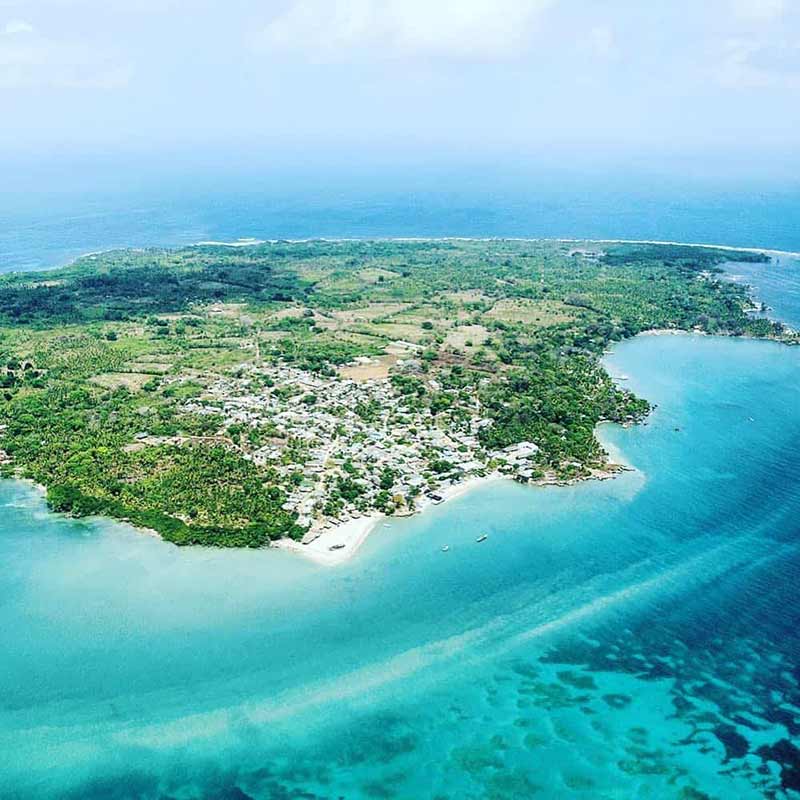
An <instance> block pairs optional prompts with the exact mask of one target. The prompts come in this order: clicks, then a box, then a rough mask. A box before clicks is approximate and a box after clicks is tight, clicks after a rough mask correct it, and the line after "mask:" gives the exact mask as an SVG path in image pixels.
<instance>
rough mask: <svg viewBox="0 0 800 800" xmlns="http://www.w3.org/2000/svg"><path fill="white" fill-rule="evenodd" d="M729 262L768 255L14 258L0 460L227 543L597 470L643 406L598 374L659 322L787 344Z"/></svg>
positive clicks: (446, 246)
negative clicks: (509, 483) (610, 355)
mask: <svg viewBox="0 0 800 800" xmlns="http://www.w3.org/2000/svg"><path fill="white" fill-rule="evenodd" d="M734 257H735V258H736V259H737V260H740V261H743V260H747V261H768V260H769V256H767V255H765V254H761V253H738V254H737V255H735V256H732V254H731V253H730V252H728V251H725V250H721V249H715V248H698V247H688V246H680V245H661V244H645V243H639V244H637V243H596V242H594V243H593V242H555V241H553V242H548V241H518V240H486V241H469V240H441V241H438V240H437V241H424V240H421V241H373V242H356V241H346V242H345V241H342V242H335V241H308V242H258V243H250V242H248V243H247V246H242V247H236V248H232V247H227V246H225V245H223V244H203V245H197V246H193V247H186V248H182V249H178V250H167V249H150V250H123V251H112V252H106V253H99V254H92V255H89V256H85V257H83V258H81V259H79V260H78V261H76V262H75V263H74V264H72V265H70V266H68V267H65V268H61V269H57V270H51V271H47V272H36V273H15V274H11V275H7V276H4V277H3V278H1V279H0V363H2V369H1V370H0V384H2V386H1V387H0V448H2V450H1V451H0V460H2V470H3V474H4V475H5V476H13V475H16V476H19V477H24V478H28V479H31V480H33V481H35V482H37V483H38V484H41V485H42V486H43V487H45V489H46V492H47V501H48V504H49V505H50V507H51V508H52V509H54V510H55V511H61V512H68V513H71V514H74V515H78V516H81V515H105V516H109V517H112V518H115V519H120V520H127V521H130V522H132V523H133V524H134V525H137V526H139V527H143V528H149V529H153V530H155V531H156V532H158V534H160V535H161V536H162V537H164V538H165V539H167V540H169V541H171V542H174V543H176V544H180V545H192V544H200V545H209V546H220V547H262V546H265V545H268V544H270V543H274V542H279V541H284V542H286V541H287V540H291V541H296V542H300V541H304V542H305V543H307V544H308V545H309V546H311V544H310V543H313V541H314V540H315V539H316V538H317V537H318V536H320V534H322V533H323V532H330V531H334V530H344V529H343V528H341V527H340V526H343V525H344V526H349V530H350V531H351V532H352V531H355V532H356V534H357V535H358V536H362V535H363V534H364V531H365V530H366V527H365V525H368V524H369V521H370V520H373V519H375V518H376V517H378V516H379V515H384V514H387V515H391V514H412V513H414V512H415V511H417V510H419V509H420V508H421V507H423V506H424V505H425V504H427V503H437V502H440V501H441V500H442V499H444V498H445V497H446V496H447V495H448V494H452V493H453V492H455V491H457V490H458V489H459V487H463V486H464V485H465V484H466V483H467V482H468V481H470V480H475V479H478V478H481V477H486V476H490V475H505V476H508V477H512V478H514V479H516V480H519V481H523V482H538V483H559V482H565V481H573V480H578V479H583V478H589V477H593V476H594V477H605V476H608V475H609V474H610V473H611V472H613V471H614V470H615V469H616V467H615V466H614V465H613V464H610V463H609V460H608V456H607V454H606V453H605V452H604V450H603V448H602V447H601V445H600V444H599V442H598V441H597V439H596V438H595V427H596V426H597V424H598V423H599V422H601V421H613V422H619V423H623V424H629V423H634V422H636V421H638V420H640V419H641V418H642V417H644V416H645V415H646V414H647V413H648V411H649V406H648V403H647V401H646V400H645V399H642V398H637V397H635V396H634V395H633V394H632V393H631V392H630V391H627V390H626V389H625V388H624V387H621V386H618V385H616V384H615V383H614V381H613V380H612V378H611V377H610V376H609V375H608V374H607V373H606V371H605V370H604V368H603V366H602V364H601V363H600V356H601V355H602V353H603V352H604V350H605V349H606V348H607V347H608V346H609V345H610V344H612V343H613V342H615V341H619V340H621V339H624V338H626V337H630V336H633V335H636V334H638V333H641V332H644V331H648V330H660V329H668V330H669V329H672V330H685V331H700V332H707V333H720V334H727V335H734V336H741V335H746V336H756V337H771V338H777V339H782V340H786V341H794V340H795V338H796V336H795V334H794V333H793V332H792V331H789V330H787V329H785V328H784V327H783V326H782V325H781V324H780V323H777V322H773V321H770V320H768V319H766V318H765V317H764V316H763V315H760V314H759V313H757V312H758V311H759V310H760V309H758V308H756V307H755V305H754V303H753V302H752V301H751V299H750V297H749V294H748V289H747V287H743V286H741V285H738V284H734V283H732V282H729V281H726V280H724V279H722V278H721V277H720V270H719V265H720V264H721V263H722V262H724V261H729V260H731V258H734ZM324 541H326V542H327V541H329V540H328V539H325V540H324ZM318 549H319V547H318ZM325 549H327V546H326V548H325Z"/></svg>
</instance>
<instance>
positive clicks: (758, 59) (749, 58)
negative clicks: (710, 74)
mask: <svg viewBox="0 0 800 800" xmlns="http://www.w3.org/2000/svg"><path fill="white" fill-rule="evenodd" d="M714 77H715V78H716V80H717V82H718V83H719V84H720V85H721V86H723V87H725V88H727V89H771V88H777V89H789V90H798V89H800V47H799V46H798V45H797V44H795V43H787V42H764V41H758V40H756V39H753V38H752V37H747V38H732V39H728V41H726V42H725V44H724V46H723V53H722V56H721V58H720V61H719V63H718V66H717V68H716V69H715V70H714Z"/></svg>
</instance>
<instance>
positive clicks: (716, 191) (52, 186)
mask: <svg viewBox="0 0 800 800" xmlns="http://www.w3.org/2000/svg"><path fill="white" fill-rule="evenodd" d="M696 172H698V171H697V170H690V171H689V172H685V171H681V170H674V171H672V172H670V174H669V175H667V174H664V173H660V174H659V173H648V172H647V171H646V170H644V169H643V168H642V167H641V166H631V165H619V166H618V167H616V168H611V167H609V166H607V165H606V166H601V165H594V166H592V167H591V168H589V167H588V166H587V165H585V164H583V165H572V166H571V165H570V164H569V163H563V164H559V165H558V166H552V165H551V166H550V167H547V166H543V165H539V166H536V165H530V164H524V163H518V162H517V161H514V162H513V163H512V164H510V165H509V164H502V163H492V164H491V165H488V166H484V167H483V168H481V167H480V166H479V165H472V166H464V165H460V166H458V165H454V164H453V163H447V162H443V163H431V164H414V165H411V164H409V165H408V168H406V169H403V168H402V166H398V165H393V166H386V165H383V166H379V165H376V164H370V163H366V162H365V163H355V162H352V161H348V162H347V163H346V164H343V165H342V166H341V167H339V168H334V167H331V166H330V165H327V166H326V167H324V168H315V167H314V166H313V165H312V164H309V165H308V167H307V168H305V169H304V170H292V169H290V168H289V167H284V168H278V167H272V168H267V167H265V166H263V165H262V166H258V165H257V164H255V165H248V167H247V169H244V168H243V167H242V165H241V164H236V163H230V164H226V165H225V167H224V168H220V167H219V166H216V167H214V166H213V165H211V164H208V165H206V164H195V165H193V166H192V167H191V168H188V167H186V165H184V166H183V167H182V166H181V165H180V164H175V165H173V164H167V163H163V162H158V163H156V162H153V163H149V162H147V161H143V162H141V163H139V162H137V163H133V164H130V163H124V162H115V161H112V162H108V163H104V162H103V160H102V159H101V158H99V157H98V158H96V159H92V160H91V161H87V162H86V163H82V164H75V163H71V162H69V161H64V162H63V163H59V164H57V165H53V164H51V163H43V164H41V165H38V164H37V165H27V166H26V167H25V168H23V167H22V166H17V167H16V168H15V169H9V168H8V166H7V165H4V164H2V162H1V161H0V185H2V186H3V191H0V272H3V271H8V270H11V269H35V268H43V267H51V266H56V265H58V264H63V263H66V262H67V261H69V260H71V259H73V258H75V257H77V256H79V255H81V254H82V253H86V252H93V251H96V250H103V249H108V248H115V247H144V246H154V245H170V246H179V245H186V244H192V243H194V242H198V241H201V240H207V239H211V240H233V239H237V238H239V237H248V236H250V237H255V238H262V239H269V238H311V237H331V238H342V237H357V238H370V237H372V238H375V237H396V236H412V237H414V236H432V237H441V236H473V237H484V236H498V237H503V236H511V237H523V238H525V237H527V238H538V237H546V238H557V237H567V238H575V237H586V238H593V239H602V238H625V239H657V240H669V241H681V242H705V243H714V244H719V243H725V244H729V245H739V246H747V247H773V248H777V249H783V250H790V251H794V252H800V186H799V185H798V182H797V180H796V179H795V178H793V177H792V176H791V174H790V173H787V174H788V177H786V178H784V179H782V180H781V181H774V180H773V181H771V182H769V181H761V182H753V181H750V182H748V181H734V180H725V181H720V180H716V181H712V180H701V179H700V178H698V177H697V176H696V175H695V173H696ZM700 172H702V170H701V171H700ZM18 173H21V174H18Z"/></svg>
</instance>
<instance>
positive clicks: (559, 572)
mask: <svg viewBox="0 0 800 800" xmlns="http://www.w3.org/2000/svg"><path fill="white" fill-rule="evenodd" d="M225 197H227V198H228V199H227V200H225V199H224V197H222V198H220V199H219V202H218V203H217V204H216V205H215V204H211V203H209V202H208V201H207V199H205V200H201V199H198V198H196V197H195V198H192V197H183V198H181V199H175V198H174V199H173V200H169V201H168V200H163V201H159V202H156V201H155V200H153V199H152V197H151V199H150V200H149V201H145V200H144V199H143V201H142V204H141V205H138V206H137V207H136V208H134V207H133V206H128V207H127V209H125V208H123V207H120V208H119V209H118V213H115V212H114V210H113V209H114V206H113V205H112V204H109V205H105V204H103V203H100V201H98V200H96V198H95V200H92V201H91V202H92V203H94V202H97V203H99V205H97V206H96V207H95V212H91V211H90V210H89V206H90V205H91V203H89V201H88V200H87V201H86V203H89V205H86V204H84V205H82V204H81V203H76V202H73V203H72V209H73V210H72V212H69V210H68V209H67V208H66V205H65V206H64V208H62V209H61V210H59V211H53V213H52V214H51V215H48V214H45V213H44V212H43V211H42V210H41V209H39V210H37V211H35V212H34V211H26V210H25V208H23V206H22V204H20V206H19V207H18V208H17V209H15V210H11V211H9V210H8V209H6V211H5V212H4V214H5V215H6V216H5V217H4V222H3V225H2V228H1V229H0V236H2V238H1V239H0V249H2V253H3V255H2V258H3V260H4V266H8V267H10V268H25V267H27V268H30V267H33V266H39V265H43V264H53V263H57V262H60V261H62V260H64V259H65V258H67V257H68V256H69V255H70V254H75V253H77V252H83V251H85V250H91V249H96V248H100V247H106V246H114V245H121V244H139V245H141V244H170V243H180V242H182V241H186V242H189V241H196V240H198V239H204V238H214V239H217V238H219V239H231V238H237V237H240V236H264V237H268V236H276V237H277V236H297V237H301V236H314V235H364V236H369V235H387V236H388V235H409V234H411V233H414V234H416V235H445V234H447V235H455V234H460V235H531V236H539V235H541V236H546V235H551V236H562V235H563V236H621V237H624V238H650V237H653V238H659V239H661V238H664V239H684V240H705V241H718V242H720V243H725V244H734V245H736V244H740V245H751V244H753V245H763V246H771V247H778V248H782V249H795V250H800V233H799V232H800V227H799V226H798V225H797V221H798V216H797V210H795V211H794V212H792V213H794V216H792V214H791V213H789V214H788V215H787V216H782V217H780V218H779V219H777V218H776V219H772V218H771V217H770V220H769V223H768V224H762V223H760V222H758V220H759V219H762V218H761V217H759V214H758V213H756V211H755V210H753V209H752V208H751V209H750V210H747V209H742V208H740V209H739V211H738V212H736V213H734V215H733V217H730V218H729V217H726V216H725V209H726V208H727V209H728V210H729V211H730V209H731V204H734V205H735V201H734V200H731V199H725V200H721V201H720V205H719V206H717V207H716V208H715V209H711V210H709V211H708V214H707V216H706V218H705V219H706V222H705V224H701V223H700V222H698V221H697V220H694V212H693V211H691V212H690V211H686V212H685V213H684V212H681V213H680V214H678V217H679V218H680V219H681V220H682V222H679V221H678V220H677V219H676V218H675V217H674V215H672V214H670V213H664V214H663V215H662V217H661V218H660V219H661V221H660V222H659V223H658V224H656V221H655V220H656V217H657V216H658V215H657V212H656V210H655V207H653V208H652V214H653V218H652V219H650V217H649V216H648V214H647V213H646V212H647V208H648V207H647V206H642V208H641V209H640V210H642V211H643V213H642V216H641V218H636V219H638V222H632V220H633V219H634V217H635V211H636V209H635V208H634V206H635V203H634V202H633V201H632V200H625V201H623V200H620V203H622V206H620V207H618V208H619V209H620V210H619V214H618V215H614V214H611V212H610V211H609V216H608V218H604V217H603V216H602V214H601V211H602V209H601V208H600V203H599V201H598V200H596V199H593V200H587V201H586V204H585V205H584V206H583V208H584V210H583V211H582V212H574V213H575V214H581V213H582V214H585V215H586V216H585V217H584V219H585V220H586V225H578V224H577V223H576V220H577V219H578V217H577V216H574V215H573V216H568V215H567V216H566V217H563V216H562V215H564V214H567V211H565V209H566V208H567V207H568V206H569V205H570V204H569V203H567V201H566V199H565V200H564V201H563V203H562V205H560V206H559V205H554V206H552V207H550V209H549V211H547V209H545V211H542V212H541V213H540V214H537V213H533V211H532V210H531V209H532V208H534V207H535V206H531V205H526V206H525V207H524V208H522V207H516V206H514V207H509V208H508V209H506V211H507V213H505V214H504V215H503V214H501V204H499V201H498V205H497V206H496V207H495V206H492V204H491V203H489V204H488V205H486V204H483V205H481V204H480V203H479V200H478V199H477V197H476V196H474V197H473V201H474V203H475V204H476V205H475V206H474V208H476V209H483V210H482V211H481V212H480V213H478V212H477V211H475V212H474V213H472V212H469V207H470V203H467V202H466V201H465V203H464V205H462V206H458V205H457V204H455V205H452V206H451V205H450V204H449V203H447V202H444V201H441V199H440V200H439V201H436V202H437V203H440V204H441V206H442V207H443V208H444V207H445V206H446V210H445V211H443V212H442V214H441V215H437V214H436V213H435V207H434V206H435V205H436V203H434V202H433V200H430V201H428V200H424V201H423V200H420V201H419V203H420V211H419V213H420V216H419V221H418V227H417V228H416V229H414V230H412V228H413V224H412V223H413V214H412V212H410V211H409V210H408V206H406V205H402V204H401V206H400V207H398V206H392V205H391V203H389V204H388V205H387V206H386V207H385V208H380V207H378V208H372V207H371V206H370V205H369V203H367V202H366V201H364V202H365V205H363V206H359V208H360V209H361V210H360V211H359V210H358V209H357V208H356V207H354V206H353V205H352V204H351V203H349V202H348V203H343V204H341V205H339V206H336V203H335V202H334V200H333V199H331V198H328V199H323V200H320V201H319V205H315V204H314V203H313V202H309V203H308V204H305V205H304V204H301V203H299V201H298V205H297V206H296V207H295V208H294V210H293V211H286V210H285V209H284V211H281V212H278V211H274V214H275V216H270V214H269V213H267V211H266V209H267V207H268V206H269V202H271V201H269V202H268V201H267V200H264V201H263V205H258V203H255V204H251V205H248V203H246V202H245V200H243V199H241V198H235V197H233V196H232V195H225ZM62 199H63V198H62ZM82 202H83V201H82ZM259 202H261V201H259ZM387 202H388V201H387ZM675 202H676V206H675V207H676V208H677V207H678V206H680V205H681V204H680V202H678V200H676V201H675ZM775 202H777V201H776V200H775V199H774V198H773V199H772V200H770V201H768V203H767V205H769V204H770V203H775ZM542 203H543V204H544V201H542ZM34 205H36V204H35V203H34V202H33V200H31V206H34ZM67 205H68V204H67ZM545 205H546V204H545ZM623 207H625V208H627V209H628V210H627V211H623V210H622V208H623ZM681 207H682V206H681ZM770 207H773V208H774V206H770ZM332 208H338V209H339V212H338V213H339V216H338V217H337V216H336V215H335V214H334V215H331V214H329V213H326V209H332ZM686 208H687V209H690V210H691V209H694V210H696V206H694V205H692V203H689V204H688V205H687V206H686ZM191 209H194V212H192V211H191ZM215 209H216V210H215ZM234 209H238V210H234ZM456 209H459V210H456ZM492 209H494V210H493V211H492ZM795 209H796V206H795ZM70 213H72V214H74V217H70ZM676 213H677V212H676ZM26 214H27V215H28V217H27V219H29V224H30V227H28V228H26V227H25V226H24V225H20V226H19V227H17V228H14V220H16V221H19V220H20V219H23V218H24V217H25V215H26ZM481 214H482V215H483V217H482V218H483V219H484V220H491V219H493V222H491V224H490V223H489V222H484V223H483V224H480V223H479V222H478V221H477V220H478V219H479V218H480V217H481ZM493 214H494V216H492V215H493ZM548 214H549V216H548ZM681 214H683V216H681ZM737 214H738V216H737ZM626 215H629V216H626ZM687 215H688V216H687ZM766 216H769V215H767V214H766V212H764V217H766ZM689 217H692V219H689ZM745 218H746V219H747V220H749V227H746V226H744V225H743V224H742V223H741V220H744V219H745ZM9 219H11V220H12V222H11V223H9V222H8V221H7V220H9ZM712 219H718V220H723V219H724V222H719V224H713V222H711V221H710V220H712ZM248 220H249V222H247V224H244V223H245V221H248ZM312 220H313V222H314V224H313V225H312V224H311V222H310V221H312ZM458 220H460V222H458ZM648 220H649V221H648ZM737 220H739V222H738V223H737ZM792 220H794V223H793V222H792ZM556 221H558V224H557V225H556V224H555V222H556ZM762 222H763V219H762ZM590 223H591V224H590ZM695 225H696V226H697V227H693V226H695ZM459 226H460V227H459ZM592 226H596V227H592ZM604 226H605V227H604ZM681 226H683V227H681ZM478 228H480V229H479V230H478ZM523 229H524V230H523ZM728 272H729V274H730V275H731V277H732V278H734V279H737V280H744V281H747V282H750V283H752V284H755V285H756V286H757V287H758V295H759V297H760V298H761V299H763V300H764V301H765V302H767V303H768V304H769V305H770V306H771V307H772V308H773V309H774V310H773V312H771V313H772V314H773V315H775V316H779V317H780V318H782V319H784V320H786V321H787V322H789V323H791V324H794V325H795V326H797V327H800V264H798V263H797V262H796V261H793V260H791V259H789V258H786V257H784V258H782V259H781V262H780V264H777V263H773V264H771V265H765V266H746V265H739V264H732V265H730V266H729V267H728ZM607 364H608V368H609V370H610V371H611V372H612V374H616V375H621V374H623V373H624V374H625V375H627V376H629V378H630V379H629V381H628V382H627V384H626V385H628V386H630V387H631V388H632V389H634V390H635V391H636V392H638V393H639V394H641V395H642V396H645V397H647V398H648V399H650V400H651V401H652V402H654V403H656V404H657V408H656V410H655V411H654V413H653V414H652V416H651V417H650V418H649V420H648V421H647V424H645V425H641V426H637V427H633V428H629V429H622V428H619V427H617V426H605V427H604V428H603V430H602V436H603V440H604V441H605V442H606V443H607V446H608V447H609V449H611V450H613V451H615V453H616V454H617V457H619V458H624V459H625V460H626V461H627V462H628V463H629V464H630V465H632V466H633V467H634V468H635V469H634V471H632V472H628V473H625V474H624V475H623V476H622V477H620V478H618V479H616V480H613V481H607V482H594V483H584V484H582V485H579V486H573V487H558V488H547V489H542V488H533V487H523V486H519V485H516V484H511V483H505V482H500V483H494V484H489V485H486V486H484V487H483V488H481V489H478V490H476V491H474V492H473V493H471V494H468V495H466V496H464V497H462V498H460V499H458V500H454V501H453V502H452V503H448V504H446V505H443V506H440V507H437V508H434V509H431V510H429V511H427V512H426V513H425V514H422V515H420V516H418V517H415V518H411V519H408V520H395V521H392V522H391V523H390V524H389V526H388V527H379V528H378V529H377V531H376V532H375V533H374V534H373V535H372V536H371V537H370V539H369V540H368V541H367V543H366V544H365V546H364V547H363V549H362V550H361V551H359V553H358V554H357V555H356V556H355V557H354V558H353V560H352V561H350V562H349V563H347V564H345V565H342V566H340V567H337V568H325V567H319V566H316V565H314V564H311V563H308V562H306V561H304V560H302V559H300V558H298V557H296V556H293V555H292V554H290V553H286V552H273V551H266V552H217V551H212V550H204V549H201V548H192V549H177V548H175V547H172V546H171V545H168V544H165V543H163V542H161V541H160V540H158V539H156V538H153V537H150V536H146V535H142V534H140V533H138V532H136V531H134V530H132V529H130V528H128V527H126V526H122V525H118V524H115V523H110V522H108V521H104V520H94V521H91V520H90V521H74V520H69V519H65V518H61V517H57V516H55V515H52V514H50V513H48V512H47V510H46V509H45V506H44V503H43V500H42V498H41V496H40V495H39V494H38V493H37V491H36V490H35V489H34V488H33V487H30V486H28V485H26V484H22V483H19V482H12V481H5V482H2V483H0V631H2V657H0V797H2V798H14V799H15V800H16V799H19V800H30V799H32V798H59V799H60V798H65V799H66V800H105V799H106V798H113V799H117V798H118V799H119V800H122V799H123V798H124V800H133V799H134V798H137V799H138V798H145V799H147V800H156V798H158V799H159V800H167V798H169V799H170V800H190V799H191V800H201V799H202V800H207V799H209V798H213V799H214V800H223V798H224V799H225V800H247V798H254V799H257V800H289V799H290V798H291V799H292V800H295V799H297V800H299V799H300V798H303V799H304V800H322V799H323V798H324V800H339V799H341V798H345V799H346V800H367V799H370V798H397V799H398V800H400V799H402V800H425V799H427V798H431V799H432V800H433V798H435V799H436V800H445V799H446V798H447V800H487V799H491V800H523V799H524V800H527V799H528V798H534V799H538V798H541V799H542V800H562V799H566V798H587V800H589V799H590V800H611V798H614V799H618V800H622V799H623V798H624V800H629V799H630V798H658V800H661V799H662V798H675V799H676V800H703V798H714V800H739V799H741V800H748V799H749V798H753V799H755V798H798V797H800V596H799V593H800V590H799V589H798V587H799V586H800V482H798V478H797V476H798V475H800V348H789V347H785V346H782V345H779V344H775V343H769V342H758V341H748V340H732V339H723V338H715V337H704V336H642V337H638V338H636V339H635V340H632V341H628V342H625V343H623V344H621V345H619V346H618V347H616V348H615V349H614V351H613V353H612V354H611V355H609V356H608V357H607ZM483 531H486V532H488V533H489V539H488V541H486V542H484V543H483V544H482V545H480V546H477V545H475V537H476V535H477V534H478V533H480V532H483ZM443 543H448V544H449V545H450V551H449V552H447V553H443V552H441V549H440V548H441V545H442V544H443Z"/></svg>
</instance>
